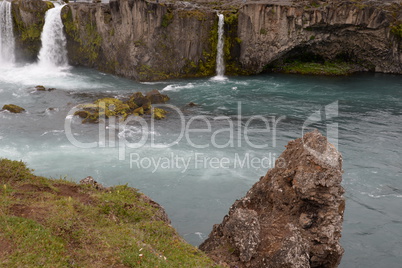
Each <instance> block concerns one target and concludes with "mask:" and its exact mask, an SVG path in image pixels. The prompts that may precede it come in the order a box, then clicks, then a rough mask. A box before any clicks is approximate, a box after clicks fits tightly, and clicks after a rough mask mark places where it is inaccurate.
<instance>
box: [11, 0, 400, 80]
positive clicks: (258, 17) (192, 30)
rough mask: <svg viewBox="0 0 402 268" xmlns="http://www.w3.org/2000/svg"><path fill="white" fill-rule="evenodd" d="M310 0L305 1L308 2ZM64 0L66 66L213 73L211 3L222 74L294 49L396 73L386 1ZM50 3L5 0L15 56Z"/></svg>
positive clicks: (35, 39)
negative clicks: (221, 25)
mask: <svg viewBox="0 0 402 268" xmlns="http://www.w3.org/2000/svg"><path fill="white" fill-rule="evenodd" d="M310 2H311V1H310ZM312 2H314V3H313V5H311V4H308V1H298V0H295V1H274V0H261V1H253V2H247V3H246V4H243V2H242V1H238V0H234V2H233V3H232V2H228V3H226V2H225V4H222V5H216V2H211V1H209V2H208V1H206V0H205V1H203V2H202V3H201V1H198V0H194V1H191V3H190V2H182V1H172V2H161V3H155V2H147V1H146V0H111V1H110V3H108V4H101V3H96V4H95V3H81V2H80V3H72V2H71V3H69V4H68V5H67V6H66V7H64V9H63V12H62V18H63V22H64V25H65V31H66V34H67V40H68V42H67V43H68V55H69V60H70V63H71V64H72V65H82V66H87V67H93V68H97V69H99V70H102V71H105V72H109V73H113V74H117V75H121V76H124V77H128V78H132V79H137V80H158V79H166V78H174V77H187V76H211V75H214V73H215V64H216V59H215V58H216V44H217V35H218V33H217V27H218V25H217V23H218V18H217V16H216V12H217V11H216V9H221V10H220V12H221V13H223V14H224V15H225V46H224V55H225V63H226V70H227V74H232V75H233V74H251V73H259V72H261V71H263V70H264V69H265V68H266V67H267V66H269V65H270V64H272V63H275V62H279V64H280V62H281V61H283V60H284V59H286V58H288V57H292V56H294V55H302V56H303V54H315V55H319V56H320V57H322V58H323V59H325V60H333V59H340V60H347V61H352V62H354V63H357V64H359V65H360V66H362V69H364V70H372V71H377V72H387V73H402V6H401V4H400V3H399V4H398V3H393V2H392V1H386V2H382V1H370V2H365V1H351V2H349V1H343V0H342V1H335V0H333V1H312ZM51 6H52V4H51V3H50V2H43V1H37V0H15V1H13V16H14V21H15V27H16V29H15V32H16V33H17V42H16V44H17V49H18V52H19V53H20V54H19V55H20V57H19V59H20V60H27V59H28V60H30V61H32V60H34V59H35V58H36V55H37V52H38V51H39V48H40V33H41V30H42V27H43V23H44V14H45V12H46V10H47V9H48V8H49V7H51Z"/></svg>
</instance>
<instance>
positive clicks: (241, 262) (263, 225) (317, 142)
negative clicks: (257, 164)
mask: <svg viewBox="0 0 402 268" xmlns="http://www.w3.org/2000/svg"><path fill="white" fill-rule="evenodd" d="M342 172H343V171H342V156H341V154H340V153H339V152H338V151H337V150H336V148H335V147H334V146H333V145H332V144H330V143H328V141H327V139H326V138H325V137H324V136H322V135H321V134H320V133H319V132H318V131H313V132H310V133H307V134H306V135H305V136H304V137H303V138H300V139H297V140H294V141H291V142H289V144H288V145H287V146H286V150H285V151H284V152H283V153H282V155H281V156H280V158H279V159H278V160H277V162H276V166H275V168H273V169H271V170H269V171H268V173H267V174H266V175H265V177H261V179H260V181H259V182H257V183H256V184H254V185H253V187H252V188H251V189H250V190H249V191H248V192H247V194H246V196H245V197H243V198H242V199H240V200H237V201H236V202H235V203H234V204H233V205H232V207H231V208H230V210H229V214H228V215H226V216H225V217H224V219H223V222H222V223H221V224H219V225H215V226H214V227H213V230H212V232H211V233H210V235H209V237H208V239H207V240H206V241H205V242H204V243H203V244H201V245H200V249H201V250H203V251H205V252H206V253H207V254H208V255H209V256H210V257H211V258H212V259H214V260H215V261H216V262H220V263H225V264H228V265H230V267H239V268H240V267H337V266H338V264H339V263H340V261H341V258H342V254H343V252H344V250H343V248H342V247H341V245H340V244H339V239H340V237H341V230H342V222H343V212H344V209H345V200H344V198H343V197H342V194H343V193H344V189H343V188H342V186H341V181H342Z"/></svg>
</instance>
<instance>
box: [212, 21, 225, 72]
mask: <svg viewBox="0 0 402 268" xmlns="http://www.w3.org/2000/svg"><path fill="white" fill-rule="evenodd" d="M218 17H219V22H218V45H217V47H216V52H217V53H216V76H215V77H214V78H213V79H214V80H226V79H227V78H226V77H225V76H224V75H225V63H224V61H223V45H224V41H223V33H224V30H223V25H224V23H225V17H224V16H223V14H218Z"/></svg>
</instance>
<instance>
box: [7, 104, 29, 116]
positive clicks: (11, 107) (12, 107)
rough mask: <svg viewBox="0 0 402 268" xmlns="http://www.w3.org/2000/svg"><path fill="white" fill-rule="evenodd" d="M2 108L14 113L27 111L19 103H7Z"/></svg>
mask: <svg viewBox="0 0 402 268" xmlns="http://www.w3.org/2000/svg"><path fill="white" fill-rule="evenodd" d="M2 109H3V110H6V111H9V112H10V113H14V114H19V113H22V112H25V109H24V108H22V107H20V106H18V105H15V104H6V105H4V106H3V108H2Z"/></svg>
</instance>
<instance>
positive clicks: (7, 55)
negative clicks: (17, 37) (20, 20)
mask: <svg viewBox="0 0 402 268" xmlns="http://www.w3.org/2000/svg"><path fill="white" fill-rule="evenodd" d="M14 58H15V57H14V33H13V19H12V16H11V3H10V2H8V1H1V2H0V63H1V65H4V64H7V63H13V62H14Z"/></svg>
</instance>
